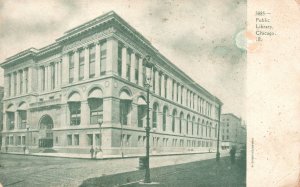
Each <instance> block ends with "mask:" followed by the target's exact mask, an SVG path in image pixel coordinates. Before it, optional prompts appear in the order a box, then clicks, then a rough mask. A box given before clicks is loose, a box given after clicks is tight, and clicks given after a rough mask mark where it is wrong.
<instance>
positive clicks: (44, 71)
mask: <svg viewBox="0 0 300 187" xmlns="http://www.w3.org/2000/svg"><path fill="white" fill-rule="evenodd" d="M40 70H41V81H42V91H44V90H45V88H46V87H45V85H46V74H45V73H46V70H45V66H41V68H40Z"/></svg>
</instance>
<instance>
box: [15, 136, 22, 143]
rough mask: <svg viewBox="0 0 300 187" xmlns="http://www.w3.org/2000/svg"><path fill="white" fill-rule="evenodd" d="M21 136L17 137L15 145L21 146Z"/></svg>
mask: <svg viewBox="0 0 300 187" xmlns="http://www.w3.org/2000/svg"><path fill="white" fill-rule="evenodd" d="M21 138H22V137H21V136H17V142H16V144H17V145H21Z"/></svg>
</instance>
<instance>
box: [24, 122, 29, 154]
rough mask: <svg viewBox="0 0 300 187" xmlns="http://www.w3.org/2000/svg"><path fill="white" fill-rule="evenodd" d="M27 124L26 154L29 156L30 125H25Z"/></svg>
mask: <svg viewBox="0 0 300 187" xmlns="http://www.w3.org/2000/svg"><path fill="white" fill-rule="evenodd" d="M25 124H26V129H27V133H26V147H25V154H29V125H28V124H27V123H25Z"/></svg>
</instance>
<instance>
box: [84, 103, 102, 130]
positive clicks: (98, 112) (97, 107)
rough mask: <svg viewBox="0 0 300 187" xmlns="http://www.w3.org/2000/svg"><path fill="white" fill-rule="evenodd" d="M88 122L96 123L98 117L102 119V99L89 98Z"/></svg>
mask: <svg viewBox="0 0 300 187" xmlns="http://www.w3.org/2000/svg"><path fill="white" fill-rule="evenodd" d="M88 104H89V107H90V124H97V123H98V120H99V119H103V99H100V98H89V99H88Z"/></svg>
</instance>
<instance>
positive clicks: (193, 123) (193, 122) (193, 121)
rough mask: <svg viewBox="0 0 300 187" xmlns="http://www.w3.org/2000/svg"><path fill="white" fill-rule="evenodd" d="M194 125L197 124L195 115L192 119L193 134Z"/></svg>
mask: <svg viewBox="0 0 300 187" xmlns="http://www.w3.org/2000/svg"><path fill="white" fill-rule="evenodd" d="M194 125H195V116H194V117H193V120H192V135H193V134H194Z"/></svg>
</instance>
